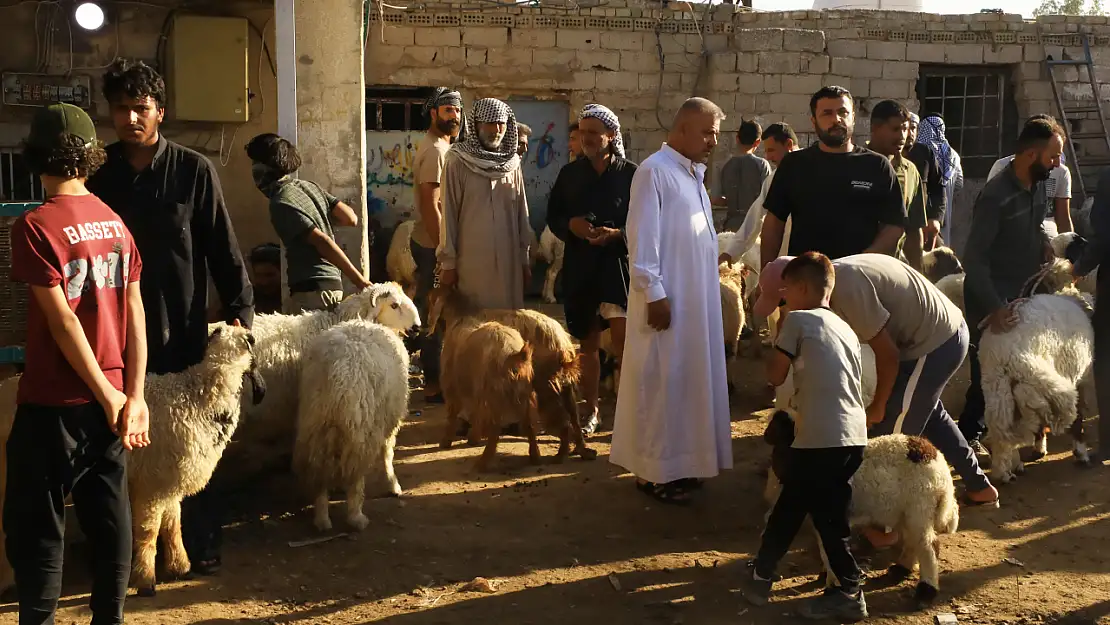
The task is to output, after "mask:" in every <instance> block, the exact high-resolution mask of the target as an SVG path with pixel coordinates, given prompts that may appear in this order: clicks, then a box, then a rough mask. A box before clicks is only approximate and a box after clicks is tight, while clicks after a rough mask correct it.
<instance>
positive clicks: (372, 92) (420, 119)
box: [366, 87, 435, 130]
mask: <svg viewBox="0 0 1110 625" xmlns="http://www.w3.org/2000/svg"><path fill="white" fill-rule="evenodd" d="M434 91H435V89H434V88H432V87H367V88H366V129H367V130H423V129H425V128H427V127H428V120H427V119H426V118H425V117H424V113H423V111H422V110H421V109H422V108H423V106H424V101H425V100H426V99H428V96H430V95H432V93H433V92H434Z"/></svg>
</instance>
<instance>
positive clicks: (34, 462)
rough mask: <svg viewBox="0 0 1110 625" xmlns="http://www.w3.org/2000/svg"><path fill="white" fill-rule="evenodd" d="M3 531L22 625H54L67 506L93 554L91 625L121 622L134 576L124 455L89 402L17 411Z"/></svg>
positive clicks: (97, 407)
mask: <svg viewBox="0 0 1110 625" xmlns="http://www.w3.org/2000/svg"><path fill="white" fill-rule="evenodd" d="M7 453H8V467H7V468H8V483H7V494H6V497H5V499H4V529H5V531H6V532H7V539H6V543H5V544H6V546H7V550H8V560H9V561H10V562H11V565H12V568H13V569H14V570H15V582H16V591H17V594H18V596H19V625H53V623H54V610H55V609H56V607H57V605H58V597H59V595H60V594H61V591H62V560H63V555H64V554H63V552H64V547H63V538H64V533H65V499H66V496H68V495H69V494H70V493H72V494H73V503H74V506H75V507H76V510H77V520H78V522H79V523H80V524H81V529H82V531H84V532H85V535H86V536H87V537H88V539H89V542H88V544H89V547H90V548H91V549H92V578H93V585H92V598H91V599H90V600H89V608H90V609H91V610H92V614H93V617H92V625H111V624H115V623H123V601H124V597H125V596H126V595H127V582H128V578H129V577H130V575H131V503H130V502H129V501H128V498H127V456H126V455H125V453H124V450H123V445H122V444H121V443H120V440H119V437H117V436H116V435H115V434H113V433H112V431H111V430H110V429H109V428H108V422H107V420H106V419H105V417H104V410H103V409H102V408H101V407H100V405H99V404H96V403H92V404H86V405H83V406H76V407H69V408H55V407H46V406H32V405H21V406H19V408H18V409H17V410H16V416H15V423H14V424H13V425H12V431H11V437H10V438H9V439H8V445H7Z"/></svg>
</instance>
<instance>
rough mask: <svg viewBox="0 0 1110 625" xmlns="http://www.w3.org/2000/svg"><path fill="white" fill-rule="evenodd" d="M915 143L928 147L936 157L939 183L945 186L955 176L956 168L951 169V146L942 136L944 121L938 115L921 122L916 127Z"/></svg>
mask: <svg viewBox="0 0 1110 625" xmlns="http://www.w3.org/2000/svg"><path fill="white" fill-rule="evenodd" d="M917 142H918V143H924V144H925V145H927V146H929V147H930V148H931V149H932V150H933V154H936V155H937V161H939V162H940V179H941V183H942V184H945V185H947V184H948V181H950V180H952V177H953V176H955V175H956V168H955V167H953V161H954V159H953V158H952V146H951V145H949V144H948V139H947V138H946V137H945V136H944V120H943V119H941V118H940V115H929V116H928V117H926V118H925V119H923V120H921V125H919V126H918V127H917Z"/></svg>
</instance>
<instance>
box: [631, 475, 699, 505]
mask: <svg viewBox="0 0 1110 625" xmlns="http://www.w3.org/2000/svg"><path fill="white" fill-rule="evenodd" d="M636 488H637V489H639V490H640V492H642V493H644V494H645V495H648V496H649V497H651V498H652V499H654V500H656V501H658V502H659V503H665V504H671V505H676V506H684V505H686V504H688V503H690V492H689V491H688V490H686V489H685V488H683V486H682V484H680V483H679V481H678V480H675V481H674V482H667V483H666V484H656V483H655V482H639V481H637V482H636Z"/></svg>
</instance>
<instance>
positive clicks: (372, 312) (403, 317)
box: [339, 282, 420, 335]
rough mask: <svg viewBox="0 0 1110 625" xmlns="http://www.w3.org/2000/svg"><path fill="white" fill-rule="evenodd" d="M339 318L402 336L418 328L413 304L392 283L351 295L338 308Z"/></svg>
mask: <svg viewBox="0 0 1110 625" xmlns="http://www.w3.org/2000/svg"><path fill="white" fill-rule="evenodd" d="M339 317H340V319H342V320H343V321H352V320H354V319H364V320H367V321H373V322H374V323H378V324H381V325H383V326H385V327H387V328H389V329H391V330H393V331H395V332H397V333H399V334H402V335H404V334H407V333H409V332H414V331H416V330H417V329H419V327H420V312H419V311H418V310H417V309H416V304H414V303H413V301H412V300H411V299H410V298H409V296H408V295H405V291H404V289H403V288H402V287H401V285H400V284H398V283H396V282H381V283H378V284H371V285H370V286H368V287H366V288H365V289H363V290H362V291H361V292H359V293H355V294H354V295H351V296H350V297H348V298H347V299H345V300H343V302H342V303H340V304H339Z"/></svg>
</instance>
